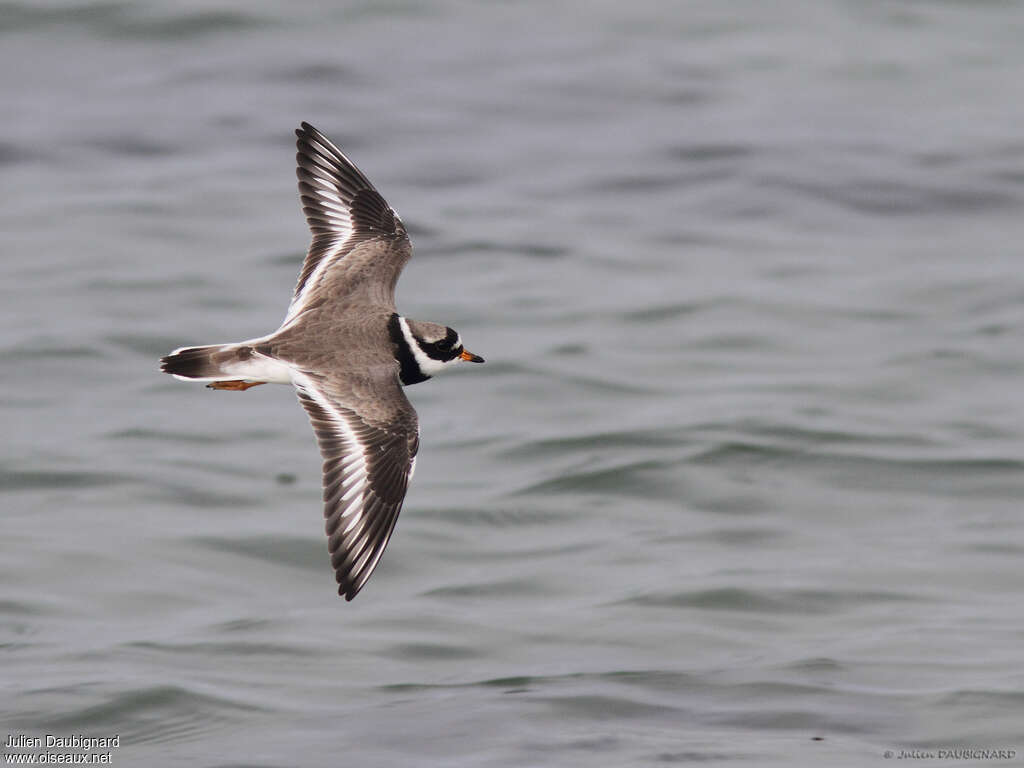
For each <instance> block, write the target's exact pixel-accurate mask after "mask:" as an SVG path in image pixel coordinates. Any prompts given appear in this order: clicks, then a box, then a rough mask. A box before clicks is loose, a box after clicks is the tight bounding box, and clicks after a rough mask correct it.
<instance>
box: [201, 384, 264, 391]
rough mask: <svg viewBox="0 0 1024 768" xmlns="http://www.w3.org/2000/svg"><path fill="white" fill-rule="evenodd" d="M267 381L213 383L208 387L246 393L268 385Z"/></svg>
mask: <svg viewBox="0 0 1024 768" xmlns="http://www.w3.org/2000/svg"><path fill="white" fill-rule="evenodd" d="M266 383H267V382H265V381H211V382H210V383H209V384H207V385H206V386H207V387H209V388H210V389H226V390H229V391H231V392H245V390H247V389H249V388H250V387H258V386H259V385H260V384H266Z"/></svg>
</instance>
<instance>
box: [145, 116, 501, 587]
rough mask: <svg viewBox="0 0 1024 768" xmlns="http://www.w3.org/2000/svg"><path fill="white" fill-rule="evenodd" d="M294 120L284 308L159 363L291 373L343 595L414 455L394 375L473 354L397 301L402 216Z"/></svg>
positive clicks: (357, 578)
mask: <svg viewBox="0 0 1024 768" xmlns="http://www.w3.org/2000/svg"><path fill="white" fill-rule="evenodd" d="M295 134H296V136H297V137H298V141H297V142H296V144H297V147H298V155H297V161H298V168H297V169H296V173H297V175H298V177H299V197H300V199H301V201H302V210H303V212H304V213H305V214H306V221H307V222H308V223H309V228H310V230H311V231H312V233H313V241H312V243H311V244H310V246H309V251H308V253H307V254H306V259H305V262H304V263H303V265H302V271H301V272H300V273H299V281H298V284H297V285H296V287H295V294H294V296H293V297H292V300H291V304H290V305H289V307H288V313H287V315H286V316H285V318H284V322H283V323H282V324H281V327H280V328H278V329H277V330H276V331H274V332H273V333H271V334H269V335H267V336H261V337H259V338H256V339H250V340H249V341H243V342H239V343H237V344H213V345H208V346H201V347H182V348H180V349H176V350H174V351H173V352H172V353H171V354H169V355H167V356H166V357H163V358H161V360H160V368H161V370H162V371H164V372H165V373H169V374H171V375H173V376H174V377H175V378H178V379H182V380H185V381H202V382H207V386H208V387H210V388H212V389H220V390H227V391H232V392H244V391H245V390H247V389H249V388H250V387H255V386H258V385H260V384H267V383H276V384H291V385H292V386H294V387H295V390H296V392H297V393H298V397H299V402H300V403H301V404H302V407H303V408H305V409H306V413H307V414H308V416H309V420H310V423H311V424H312V426H313V432H314V433H315V434H316V439H317V443H318V444H319V446H320V454H321V455H322V456H323V499H324V517H325V518H326V529H327V548H328V551H329V552H330V555H331V565H332V566H333V567H334V572H335V577H336V579H337V582H338V594H339V595H343V596H344V597H345V599H346V600H351V599H352V598H354V597H355V596H356V595H357V594H358V593H359V590H360V589H362V588H363V585H364V584H366V581H367V579H369V578H370V575H371V574H372V573H373V570H374V568H376V567H377V563H378V562H380V558H381V555H383V554H384V549H385V547H387V544H388V540H389V539H390V538H391V533H392V531H393V530H394V528H395V521H396V520H397V519H398V513H399V511H400V510H401V509H402V501H403V500H404V499H405V493H406V490H407V489H408V487H409V481H410V480H411V479H412V474H413V470H414V468H415V466H416V451H417V449H418V448H419V424H418V421H417V418H416V411H415V409H413V407H412V404H411V403H410V402H409V399H408V398H407V397H406V396H405V393H404V392H403V391H402V387H403V386H408V385H410V384H416V383H418V382H421V381H426V380H427V379H429V378H430V377H431V376H433V375H434V374H436V373H439V372H440V371H443V370H445V369H446V368H449V367H451V366H453V365H455V364H456V363H459V362H462V361H468V362H471V363H482V362H483V358H482V357H479V356H477V355H474V354H473V353H471V352H469V351H468V350H466V348H465V347H464V346H463V344H462V337H461V336H459V334H458V333H456V332H455V331H454V330H453V329H451V328H448V327H446V326H444V325H438V324H437V323H428V322H420V321H417V320H411V319H409V318H407V317H404V316H403V315H401V314H399V313H398V312H397V311H396V309H395V283H396V282H397V281H398V275H399V273H400V272H401V271H402V268H403V267H404V266H405V265H406V263H407V262H408V261H409V259H410V257H411V256H412V243H411V242H410V241H409V236H408V234H407V233H406V231H405V227H404V226H403V224H402V221H401V219H399V218H398V214H397V213H395V211H394V209H393V208H391V206H389V205H388V203H387V202H386V201H385V200H384V198H383V197H381V195H380V193H379V192H377V190H376V189H375V188H374V186H373V184H371V183H370V181H369V179H367V178H366V176H364V175H363V174H362V173H361V172H360V170H359V169H358V168H356V166H355V165H354V164H353V163H352V161H351V160H349V159H348V158H347V157H346V156H345V155H344V154H343V153H342V152H341V150H340V149H338V147H337V146H335V145H334V144H333V143H332V142H331V141H330V139H328V138H327V137H326V136H324V135H323V134H322V133H320V131H318V130H317V129H316V128H314V127H313V126H311V125H309V123H302V126H301V127H300V128H298V129H297V130H296V131H295Z"/></svg>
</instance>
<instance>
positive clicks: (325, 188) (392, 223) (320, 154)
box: [285, 123, 412, 324]
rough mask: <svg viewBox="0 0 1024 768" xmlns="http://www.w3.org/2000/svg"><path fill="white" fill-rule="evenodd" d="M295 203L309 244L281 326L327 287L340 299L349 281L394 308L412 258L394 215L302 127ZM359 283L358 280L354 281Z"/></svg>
mask: <svg viewBox="0 0 1024 768" xmlns="http://www.w3.org/2000/svg"><path fill="white" fill-rule="evenodd" d="M295 135H296V136H297V137H298V140H297V141H296V147H297V148H298V154H297V155H296V161H297V163H298V167H297V169H296V174H297V176H298V178H299V197H300V199H301V200H302V210H303V212H304V213H305V214H306V221H307V222H308V223H309V228H310V231H311V232H312V233H313V241H312V243H311V244H310V246H309V252H308V253H307V254H306V260H305V262H304V263H303V265H302V272H300V273H299V281H298V284H297V285H296V286H295V295H294V297H293V298H292V302H291V305H290V306H289V308H288V315H287V316H286V317H285V324H287V323H288V322H289V321H290V320H291V319H293V318H294V317H295V316H297V315H298V314H299V313H301V312H302V310H303V309H304V308H305V307H307V306H309V305H310V304H311V303H313V301H314V299H315V296H316V294H317V292H318V291H319V290H320V289H321V288H322V287H324V286H325V285H330V286H331V291H330V292H331V293H333V294H338V293H341V292H343V291H341V290H339V287H338V286H339V284H342V283H345V282H346V281H348V282H349V283H351V284H352V285H353V286H354V285H356V284H358V285H360V286H363V287H369V288H370V289H371V290H372V291H373V292H375V293H377V294H379V295H375V296H374V297H373V298H374V299H375V300H383V303H386V304H393V303H394V289H395V283H396V282H397V281H398V275H399V273H400V272H401V271H402V267H404V266H405V264H406V263H407V262H408V261H409V258H410V257H411V256H412V244H411V243H410V242H409V237H408V235H407V234H406V232H405V227H404V226H403V225H402V221H401V219H399V218H398V214H396V213H395V211H394V210H393V209H392V208H391V206H389V205H388V204H387V201H385V200H384V198H383V197H381V195H380V193H379V192H377V190H376V189H374V187H373V184H371V183H370V181H369V179H367V178H366V177H365V176H364V175H363V174H362V172H360V170H359V169H358V168H356V166H355V165H354V164H353V163H352V161H351V160H349V159H348V158H347V157H345V155H344V154H343V153H342V151H341V150H340V149H338V148H337V147H336V146H335V145H334V144H333V143H332V142H331V141H330V139H328V138H327V137H326V136H324V135H323V134H322V133H320V131H318V130H317V129H316V128H314V127H313V126H311V125H310V124H309V123H302V126H301V127H300V128H298V129H297V130H296V131H295ZM355 277H358V278H359V279H358V280H354V279H353V278H355Z"/></svg>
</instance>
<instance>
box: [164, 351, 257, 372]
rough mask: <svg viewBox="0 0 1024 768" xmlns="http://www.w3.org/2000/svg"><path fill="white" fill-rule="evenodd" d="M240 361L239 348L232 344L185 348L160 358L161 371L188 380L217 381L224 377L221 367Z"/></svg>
mask: <svg viewBox="0 0 1024 768" xmlns="http://www.w3.org/2000/svg"><path fill="white" fill-rule="evenodd" d="M238 359H239V354H238V348H237V347H235V346H233V345H230V344H214V345H213V346H209V347H183V348H181V349H176V350H174V351H173V352H171V354H169V355H167V356H166V357H161V358H160V370H161V371H163V372H164V373H169V374H171V375H172V376H181V377H183V378H186V379H216V378H219V377H221V376H223V375H224V372H223V371H222V369H221V366H222V365H223V364H224V363H231V362H236V361H237V360H238Z"/></svg>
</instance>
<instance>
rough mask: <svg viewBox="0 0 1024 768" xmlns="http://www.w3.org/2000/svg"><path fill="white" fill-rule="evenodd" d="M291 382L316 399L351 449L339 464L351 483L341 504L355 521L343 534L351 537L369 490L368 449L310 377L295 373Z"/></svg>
mask: <svg viewBox="0 0 1024 768" xmlns="http://www.w3.org/2000/svg"><path fill="white" fill-rule="evenodd" d="M292 381H293V383H294V384H295V386H296V388H297V389H299V391H301V392H303V393H304V394H306V395H309V396H310V397H311V398H313V400H314V401H315V402H316V404H317V405H319V406H320V408H321V409H322V410H323V412H324V413H326V414H327V416H328V417H329V418H330V420H331V423H332V424H333V425H334V427H335V429H336V430H337V432H338V434H340V435H342V436H344V438H345V441H346V442H347V443H348V444H349V446H351V448H350V452H349V453H348V454H346V455H345V456H342V457H341V459H340V463H341V466H342V474H343V475H345V476H346V478H348V479H349V480H351V481H352V487H351V488H349V489H348V490H347V491H345V494H344V495H343V496H342V497H341V499H340V500H339V503H338V508H339V510H340V511H341V517H342V518H346V517H351V518H352V519H351V520H350V521H349V522H348V524H347V525H346V526H345V528H344V530H343V531H342V533H348V532H349V531H351V530H352V529H353V528H354V527H355V526H356V525H358V524H359V521H360V520H361V519H362V517H363V494H362V490H363V488H365V487H366V481H367V472H366V448H365V446H364V445H363V444H362V443H361V442H359V438H358V437H356V434H355V432H353V431H352V428H351V427H350V426H349V425H348V422H347V421H345V417H344V416H342V415H341V414H340V413H338V411H337V409H336V408H335V406H334V404H333V403H332V402H331V401H330V399H329V398H327V397H325V396H324V394H323V393H322V392H320V391H319V390H318V389H317V388H316V386H315V385H314V384H313V382H312V381H310V380H309V378H308V377H307V376H305V375H304V374H301V373H299V372H297V371H296V372H294V373H293V374H292Z"/></svg>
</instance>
